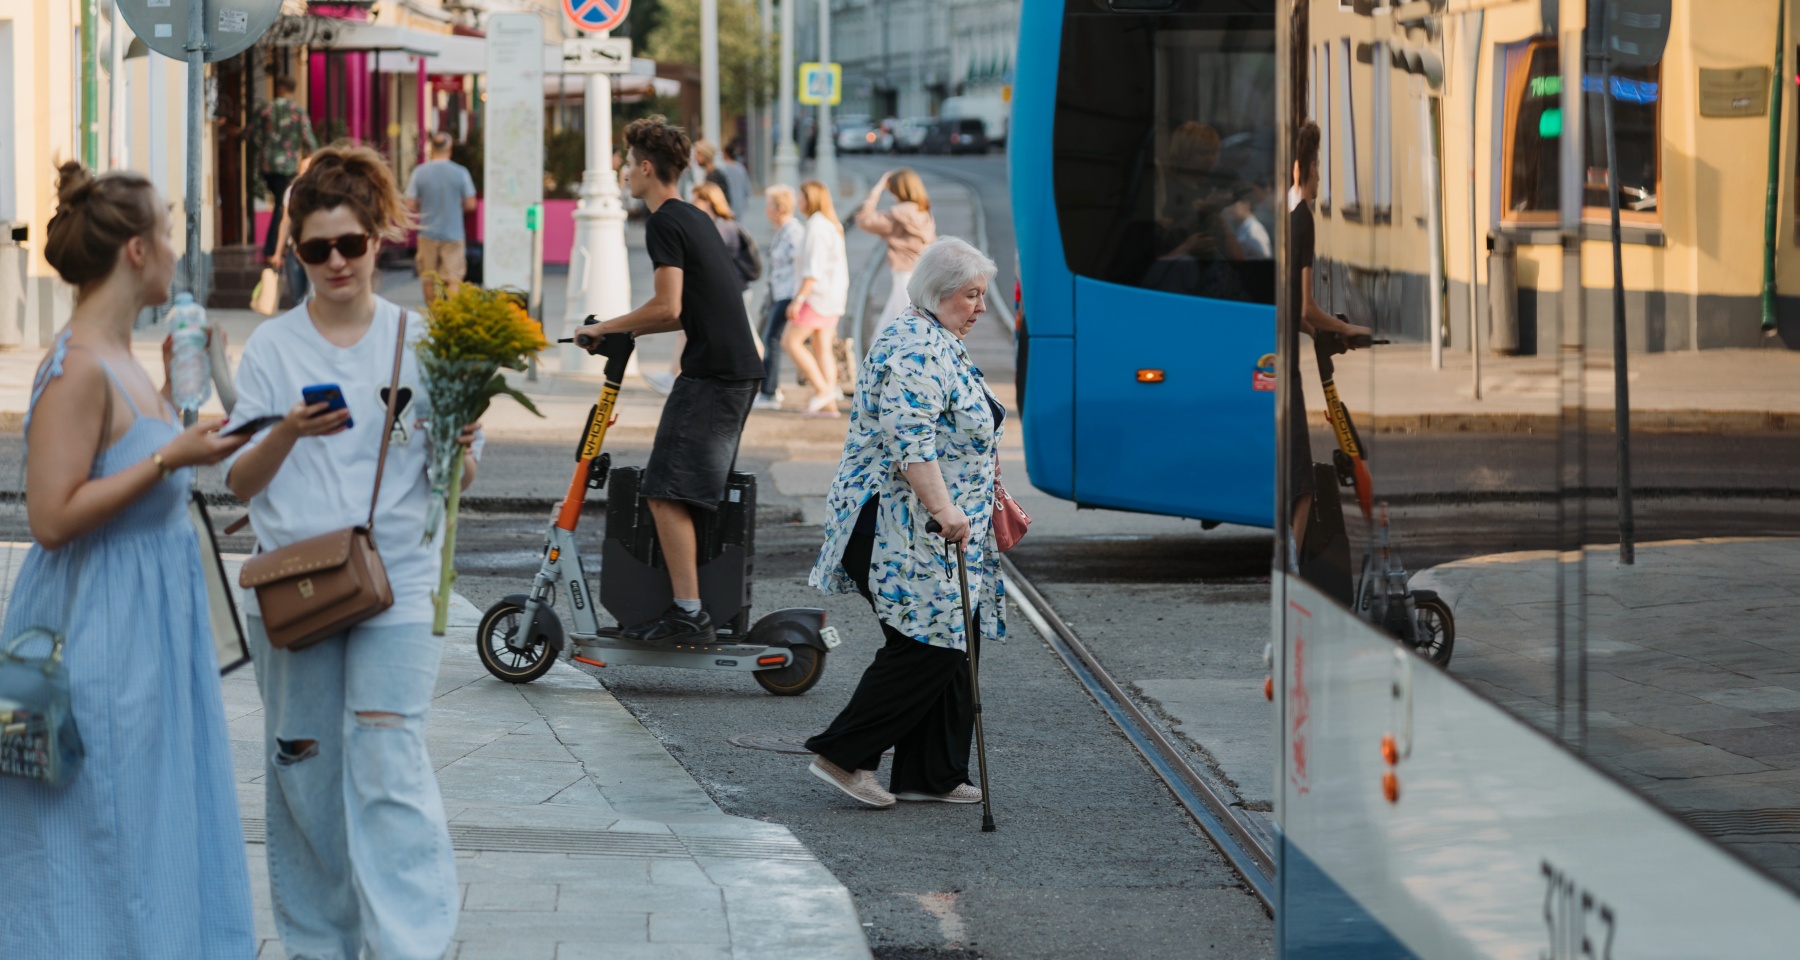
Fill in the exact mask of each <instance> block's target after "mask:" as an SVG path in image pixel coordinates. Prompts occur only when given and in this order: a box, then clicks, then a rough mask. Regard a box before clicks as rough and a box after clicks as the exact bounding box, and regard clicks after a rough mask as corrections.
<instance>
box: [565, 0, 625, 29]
mask: <svg viewBox="0 0 1800 960" xmlns="http://www.w3.org/2000/svg"><path fill="white" fill-rule="evenodd" d="M562 11H563V16H564V17H567V18H568V20H569V22H570V23H572V24H574V25H575V26H576V28H578V29H581V30H588V31H594V32H598V31H601V30H611V29H612V28H614V27H616V26H618V25H619V24H621V23H624V22H625V14H627V13H629V12H631V0H562Z"/></svg>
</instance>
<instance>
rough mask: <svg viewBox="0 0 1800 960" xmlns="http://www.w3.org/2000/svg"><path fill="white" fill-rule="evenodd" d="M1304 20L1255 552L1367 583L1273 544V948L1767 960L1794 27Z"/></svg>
mask: <svg viewBox="0 0 1800 960" xmlns="http://www.w3.org/2000/svg"><path fill="white" fill-rule="evenodd" d="M1782 6H1787V7H1788V8H1789V9H1787V10H1785V11H1783V10H1782V9H1781V7H1782ZM1292 10H1293V14H1292V16H1293V18H1294V19H1293V20H1292V21H1291V22H1287V23H1284V24H1282V26H1281V29H1280V30H1279V31H1278V38H1279V41H1280V46H1281V49H1280V63H1281V71H1282V72H1281V77H1282V81H1283V84H1284V85H1285V92H1284V94H1283V95H1282V96H1281V97H1280V98H1279V101H1278V102H1279V107H1280V110H1281V115H1282V120H1281V124H1280V128H1281V137H1282V141H1281V143H1282V149H1281V153H1282V157H1281V160H1280V161H1279V162H1280V163H1282V164H1284V165H1287V164H1291V163H1292V162H1293V161H1294V160H1296V159H1297V160H1299V162H1300V163H1301V164H1302V165H1303V166H1305V167H1307V168H1308V169H1309V173H1310V175H1309V176H1308V177H1306V178H1304V179H1305V183H1304V184H1303V187H1302V190H1301V196H1299V197H1298V198H1296V199H1297V201H1298V204H1297V206H1296V207H1295V208H1294V209H1293V210H1291V211H1290V212H1289V214H1288V216H1287V217H1286V218H1285V219H1284V220H1283V222H1282V224H1281V227H1282V229H1281V230H1280V232H1279V237H1278V247H1279V250H1280V254H1281V271H1282V273H1281V275H1282V277H1283V278H1284V279H1286V278H1288V277H1289V276H1291V275H1292V276H1295V278H1296V279H1297V280H1298V279H1299V278H1300V277H1301V276H1304V278H1306V279H1309V280H1310V283H1311V286H1310V288H1307V287H1305V286H1304V285H1303V284H1300V283H1296V284H1295V286H1294V288H1293V289H1296V290H1297V291H1298V293H1297V298H1298V299H1299V300H1300V301H1301V303H1293V302H1283V303H1282V304H1281V305H1280V307H1279V315H1280V321H1279V326H1280V330H1281V334H1280V338H1279V339H1280V352H1281V353H1282V354H1283V360H1284V361H1285V360H1287V359H1288V358H1289V357H1290V356H1291V357H1292V358H1293V359H1294V360H1296V361H1297V362H1298V365H1299V366H1300V368H1301V369H1303V370H1304V371H1305V374H1304V375H1303V376H1302V377H1301V378H1300V380H1299V381H1298V382H1291V380H1292V378H1291V377H1287V376H1282V377H1281V378H1280V381H1281V382H1280V383H1279V388H1280V391H1281V394H1282V396H1281V398H1280V399H1279V400H1278V401H1277V409H1280V410H1282V411H1284V415H1283V418H1282V422H1281V424H1280V427H1281V430H1282V432H1283V436H1284V440H1283V441H1282V442H1281V443H1280V444H1278V450H1279V457H1280V460H1281V466H1280V467H1279V469H1278V470H1277V471H1276V476H1277V484H1278V494H1277V504H1278V509H1279V510H1280V511H1281V512H1282V513H1283V514H1285V516H1283V517H1282V518H1280V519H1279V520H1278V528H1280V527H1282V526H1286V525H1290V524H1293V523H1294V521H1295V519H1296V518H1297V517H1298V518H1300V519H1301V521H1302V522H1303V523H1304V524H1309V525H1310V524H1328V525H1332V526H1333V527H1334V528H1335V529H1334V532H1336V533H1339V534H1341V535H1342V536H1343V537H1344V538H1346V539H1347V541H1348V543H1349V544H1350V548H1351V549H1350V554H1351V558H1352V572H1353V574H1355V575H1357V577H1358V581H1357V582H1358V589H1357V591H1356V592H1355V601H1354V603H1353V604H1351V605H1345V604H1344V603H1343V602H1342V601H1341V599H1339V598H1337V597H1336V596H1335V595H1328V593H1327V591H1325V590H1324V589H1321V587H1320V586H1319V585H1316V584H1314V583H1310V582H1308V581H1307V580H1306V579H1305V578H1304V577H1302V576H1300V575H1297V574H1293V573H1290V572H1289V571H1290V570H1294V569H1306V566H1305V564H1304V563H1303V562H1301V561H1303V560H1304V559H1306V558H1304V557H1290V556H1289V555H1288V554H1289V552H1290V550H1292V549H1293V548H1292V547H1290V546H1288V545H1287V544H1284V545H1283V546H1282V548H1281V549H1280V550H1278V554H1277V559H1276V564H1275V569H1274V571H1273V575H1272V578H1271V579H1272V583H1273V590H1272V602H1273V606H1274V609H1273V614H1274V615H1273V617H1272V621H1273V623H1274V627H1275V636H1274V638H1273V639H1274V643H1273V649H1274V652H1275V665H1274V684H1273V686H1274V690H1275V691H1276V705H1277V707H1278V717H1279V719H1278V722H1279V724H1280V743H1281V751H1280V754H1279V757H1278V759H1277V762H1276V768H1275V775H1276V777H1277V791H1276V796H1277V807H1276V817H1277V819H1278V821H1279V823H1280V826H1281V846H1280V850H1279V883H1280V898H1281V899H1280V903H1279V905H1278V910H1277V928H1278V937H1279V944H1280V954H1281V955H1282V956H1283V957H1291V958H1314V957H1317V958H1326V957H1329V958H1343V957H1383V958H1387V957H1421V958H1424V957H1429V958H1444V957H1516V958H1543V960H1565V958H1566V960H1577V958H1580V960H1588V958H1594V960H1609V958H1616V960H1626V958H1632V960H1639V958H1670V960H1674V958H1700V957H1734V958H1741V957H1770V958H1773V957H1791V956H1793V955H1794V953H1795V949H1796V948H1795V946H1794V945H1795V944H1796V943H1800V895H1797V893H1796V891H1797V890H1800V816H1796V815H1795V814H1794V813H1793V811H1794V810H1795V809H1800V616H1796V614H1797V613H1800V589H1796V588H1795V586H1794V584H1796V583H1800V503H1797V502H1796V501H1795V500H1794V499H1793V498H1792V497H1791V496H1788V495H1787V494H1785V493H1783V492H1782V491H1784V490H1786V489H1788V488H1791V485H1792V479H1791V472H1792V471H1791V465H1792V464H1793V463H1795V462H1800V461H1797V460H1796V457H1797V456H1800V432H1797V431H1795V430H1794V429H1792V428H1791V427H1789V426H1788V424H1791V423H1795V422H1800V416H1794V415H1792V414H1789V413H1788V412H1787V411H1789V410H1790V409H1791V408H1792V401H1790V400H1789V399H1788V396H1789V393H1790V391H1789V386H1790V385H1791V384H1792V383H1793V382H1794V378H1795V375H1796V374H1800V306H1796V301H1794V300H1793V299H1792V298H1793V297H1794V296H1795V295H1800V251H1796V250H1795V249H1793V246H1792V245H1791V244H1789V243H1787V241H1786V239H1785V238H1786V237H1790V236H1791V235H1792V233H1791V231H1793V230H1795V229H1796V228H1800V224H1797V223H1796V222H1794V221H1795V220H1796V219H1797V217H1800V215H1797V214H1796V213H1795V212H1794V211H1795V210H1796V209H1797V207H1796V201H1795V198H1794V197H1793V196H1791V195H1790V194H1791V193H1792V192H1793V191H1794V190H1795V189H1796V188H1795V185H1794V181H1793V179H1792V175H1791V173H1789V172H1788V171H1789V170H1790V169H1791V168H1790V166H1788V165H1789V164H1791V163H1792V162H1793V157H1794V155H1795V153H1796V152H1797V151H1796V146H1797V142H1796V141H1797V136H1800V135H1797V131H1796V123H1795V113H1794V109H1793V106H1792V105H1791V104H1790V105H1788V106H1787V107H1786V108H1783V107H1781V106H1780V103H1781V100H1780V94H1781V91H1782V89H1783V88H1784V85H1785V84H1787V83H1789V82H1791V81H1787V80H1786V79H1785V76H1791V73H1789V74H1785V75H1784V73H1783V70H1791V68H1788V67H1777V64H1778V63H1779V62H1781V61H1780V60H1778V51H1779V50H1781V49H1783V48H1785V49H1786V50H1788V51H1789V52H1791V51H1792V50H1793V49H1794V38H1793V36H1792V32H1793V31H1794V30H1795V24H1796V22H1797V20H1800V16H1797V15H1800V9H1797V8H1796V4H1795V2H1794V0H1782V3H1780V4H1773V3H1763V4H1752V3H1747V2H1746V3H1730V2H1727V3H1723V4H1719V3H1706V4H1702V3H1700V2H1699V0H1673V2H1672V3H1671V2H1669V0H1662V2H1660V3H1659V2H1655V0H1641V2H1639V0H1619V2H1617V3H1607V4H1583V3H1570V2H1568V0H1564V2H1562V3H1560V4H1557V3H1553V2H1538V0H1519V2H1514V3H1504V2H1501V3H1483V4H1450V5H1448V6H1447V7H1446V6H1445V5H1442V4H1403V5H1401V4H1385V3H1355V4H1351V3H1339V2H1338V0H1300V2H1297V3H1296V4H1294V5H1293V7H1292ZM1590 10H1591V11H1594V12H1595V15H1596V20H1595V21H1594V22H1588V21H1587V15H1588V13H1589V11H1590ZM1702 13H1704V14H1705V15H1704V16H1703V15H1702ZM1607 15H1610V16H1612V17H1613V20H1612V21H1611V22H1608V21H1606V20H1604V19H1601V18H1602V17H1604V16H1607ZM1696 78H1697V80H1698V82H1697V83H1696V82H1694V81H1695V80H1696ZM1733 80H1735V82H1737V83H1738V84H1739V85H1740V87H1739V88H1738V89H1739V93H1738V94H1737V95H1736V97H1735V98H1728V97H1725V96H1724V94H1723V91H1724V89H1725V87H1726V86H1728V85H1729V84H1730V83H1731V82H1732V81H1733ZM1788 95H1789V97H1790V98H1791V97H1792V90H1791V88H1788ZM1771 151H1773V155H1774V160H1773V162H1771ZM1315 165H1316V166H1315ZM1314 170H1316V173H1311V171H1314ZM1771 184H1773V189H1775V190H1776V191H1777V193H1776V194H1775V195H1773V196H1770V195H1769V194H1767V191H1768V190H1770V189H1771ZM1615 197H1616V200H1615ZM1615 207H1616V210H1617V213H1616V216H1617V222H1618V224H1619V226H1618V230H1617V236H1618V243H1617V247H1616V249H1615V245H1614V242H1613V237H1614V231H1613V228H1612V222H1613V219H1614V217H1615V213H1614V210H1615ZM1765 217H1772V218H1774V219H1773V220H1770V221H1768V222H1770V223H1773V224H1774V227H1773V232H1772V233H1765V231H1764V230H1763V229H1762V224H1763V223H1764V222H1765ZM1308 239H1310V241H1311V243H1310V248H1307V247H1308V244H1306V240H1308ZM1301 265H1307V266H1309V269H1308V270H1307V272H1306V273H1305V274H1304V275H1300V274H1299V272H1298V267H1299V266H1301ZM1615 265H1616V272H1615ZM1765 265H1766V270H1767V272H1766V274H1765ZM1765 276H1767V277H1768V278H1769V281H1770V282H1771V283H1772V284H1773V291H1772V293H1771V294H1769V295H1765V291H1764V277H1765ZM1615 278H1616V279H1617V282H1618V290H1619V293H1618V295H1617V297H1615V295H1614V282H1615ZM1283 289H1284V290H1285V289H1289V288H1287V287H1285V286H1284V287H1283ZM1288 299H1290V298H1289V297H1288V296H1287V295H1286V294H1285V293H1284V294H1283V300H1284V301H1287V300H1288ZM1306 301H1310V302H1312V303H1313V304H1315V305H1318V306H1321V307H1322V308H1325V309H1326V310H1327V312H1329V313H1342V314H1343V315H1344V317H1345V321H1346V322H1347V323H1348V324H1351V325H1353V327H1352V328H1349V329H1346V330H1344V331H1341V332H1344V333H1346V334H1349V335H1351V336H1355V335H1357V334H1362V333H1365V331H1364V330H1362V329H1360V328H1367V330H1366V334H1367V335H1368V336H1369V338H1370V340H1371V341H1372V342H1370V343H1369V344H1368V346H1366V347H1364V348H1361V349H1350V350H1348V351H1347V352H1342V353H1337V354H1335V355H1328V356H1326V359H1327V360H1329V361H1330V363H1331V372H1332V376H1333V380H1334V384H1335V387H1336V390H1337V392H1338V395H1339V396H1340V397H1341V398H1342V401H1343V405H1344V407H1345V409H1346V410H1347V411H1348V413H1349V416H1350V418H1351V419H1352V421H1353V422H1354V424H1355V427H1356V434H1355V436H1356V437H1357V438H1358V439H1359V441H1360V442H1359V443H1357V445H1356V449H1355V450H1354V451H1346V450H1342V449H1340V444H1339V442H1338V440H1337V438H1336V436H1335V434H1334V432H1332V431H1327V430H1324V429H1315V428H1317V427H1319V426H1321V425H1322V423H1323V420H1322V410H1323V407H1324V405H1325V401H1324V396H1323V394H1322V392H1321V389H1320V386H1321V382H1320V381H1321V377H1320V374H1319V370H1320V364H1319V358H1320V354H1321V353H1322V352H1323V353H1326V354H1329V353H1330V351H1320V350H1318V349H1317V348H1316V343H1315V340H1314V339H1313V338H1311V337H1308V336H1306V335H1304V334H1300V333H1299V332H1298V331H1297V329H1296V322H1295V317H1296V316H1297V314H1298V312H1299V307H1300V306H1302V305H1303V303H1304V302H1306ZM1384 341H1385V342H1384ZM1280 369H1281V370H1283V371H1285V370H1288V369H1290V368H1289V367H1288V366H1287V365H1286V364H1285V363H1284V364H1282V365H1281V366H1280ZM1711 371H1718V373H1717V374H1716V375H1715V374H1714V373H1712V372H1711ZM1296 390H1297V391H1300V392H1301V393H1302V394H1303V396H1302V398H1301V402H1299V403H1292V404H1290V403H1289V400H1288V394H1289V392H1291V391H1296ZM1299 410H1305V411H1307V413H1306V414H1305V415H1304V416H1301V415H1300V414H1299V413H1298V412H1294V413H1288V411H1299ZM1334 451H1335V455H1334ZM1357 459H1360V460H1361V461H1362V463H1361V464H1360V465H1359V464H1357V463H1355V460H1357ZM1334 460H1335V461H1336V462H1337V463H1338V464H1340V465H1341V466H1342V467H1343V469H1342V470H1337V471H1334V470H1332V469H1331V468H1330V467H1329V466H1328V467H1327V468H1326V469H1325V470H1323V471H1319V470H1315V469H1313V465H1314V464H1326V465H1331V464H1333V463H1334ZM1359 466H1360V468H1361V469H1358V467H1359ZM1345 481H1348V482H1349V483H1350V485H1348V486H1346V485H1342V484H1343V483H1344V482H1345ZM1365 497H1366V499H1365ZM1331 502H1335V503H1338V504H1341V507H1342V509H1341V514H1342V517H1341V519H1339V518H1338V517H1337V515H1336V514H1335V513H1334V512H1333V511H1331V510H1327V509H1321V508H1320V506H1319V505H1320V504H1321V503H1331ZM1364 502H1366V503H1367V505H1368V509H1367V511H1366V512H1365V511H1364V509H1363V507H1362V504H1363V503H1364ZM1286 539H1287V538H1278V542H1280V541H1281V540H1286ZM1306 539H1307V540H1312V539H1314V538H1312V537H1311V536H1309V537H1307V538H1306ZM1303 542H1304V541H1303ZM1289 543H1292V541H1289ZM1784 831H1793V832H1784Z"/></svg>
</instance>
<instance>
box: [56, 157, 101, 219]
mask: <svg viewBox="0 0 1800 960" xmlns="http://www.w3.org/2000/svg"><path fill="white" fill-rule="evenodd" d="M93 185H94V175H93V174H92V173H90V172H88V168H86V167H84V166H82V165H81V163H80V162H79V161H76V160H65V161H63V163H62V165H61V166H59V167H57V168H56V205H57V207H58V208H59V209H60V208H62V207H66V206H73V205H75V204H78V203H84V202H86V201H87V198H88V197H89V196H90V195H92V193H93Z"/></svg>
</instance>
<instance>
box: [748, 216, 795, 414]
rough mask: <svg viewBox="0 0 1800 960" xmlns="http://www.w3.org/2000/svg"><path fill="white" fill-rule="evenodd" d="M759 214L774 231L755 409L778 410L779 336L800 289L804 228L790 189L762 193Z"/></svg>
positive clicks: (780, 339)
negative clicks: (795, 212) (763, 347)
mask: <svg viewBox="0 0 1800 960" xmlns="http://www.w3.org/2000/svg"><path fill="white" fill-rule="evenodd" d="M764 194H765V196H767V198H768V199H767V200H766V201H764V203H763V215H764V216H766V217H768V218H769V225H770V226H771V227H774V228H775V238H774V239H773V240H770V241H769V308H768V310H767V312H766V313H765V315H764V319H763V331H762V342H763V343H764V344H765V345H766V346H767V349H765V350H764V351H763V382H762V394H761V395H760V396H758V397H757V398H756V409H758V410H780V409H781V400H782V396H781V354H782V351H781V349H779V348H778V345H779V344H780V343H781V342H782V334H783V332H785V331H786V329H787V318H788V305H789V304H791V303H792V302H793V300H794V294H795V292H796V291H798V290H799V289H800V247H801V245H802V244H803V243H805V241H806V228H805V227H803V226H801V225H800V220H799V219H798V218H796V217H795V216H794V191H793V188H792V187H788V186H786V185H783V184H776V185H775V186H773V187H770V188H769V189H768V190H766V191H764Z"/></svg>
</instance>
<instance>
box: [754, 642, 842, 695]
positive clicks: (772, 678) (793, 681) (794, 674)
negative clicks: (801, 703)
mask: <svg viewBox="0 0 1800 960" xmlns="http://www.w3.org/2000/svg"><path fill="white" fill-rule="evenodd" d="M788 650H789V651H790V652H791V653H792V654H793V657H794V660H793V662H792V663H790V664H788V665H787V666H785V667H781V668H779V669H776V670H758V671H756V672H755V673H753V674H751V676H753V677H755V678H756V682H757V684H758V685H759V686H761V687H762V688H763V689H764V690H767V691H769V692H770V693H772V694H774V695H776V696H778V697H797V696H799V695H801V694H803V693H805V692H806V691H808V690H811V689H812V688H813V684H815V683H818V682H819V678H820V677H821V676H824V674H825V651H823V650H820V649H819V648H818V647H809V646H806V645H804V644H795V645H794V646H791V647H789V648H788Z"/></svg>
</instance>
